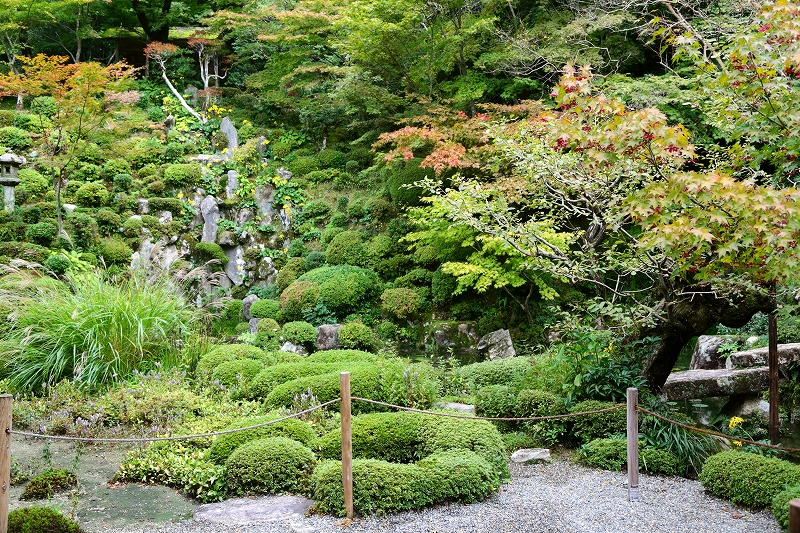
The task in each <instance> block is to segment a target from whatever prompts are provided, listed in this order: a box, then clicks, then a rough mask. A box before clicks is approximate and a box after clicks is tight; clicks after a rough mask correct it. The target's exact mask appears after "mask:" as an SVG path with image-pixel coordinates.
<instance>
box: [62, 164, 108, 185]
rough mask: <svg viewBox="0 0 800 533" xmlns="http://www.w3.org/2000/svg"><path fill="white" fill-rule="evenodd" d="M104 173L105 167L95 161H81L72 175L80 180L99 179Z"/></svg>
mask: <svg viewBox="0 0 800 533" xmlns="http://www.w3.org/2000/svg"><path fill="white" fill-rule="evenodd" d="M102 174H103V169H102V167H100V166H99V165H95V164H94V163H81V164H80V165H78V167H77V168H75V169H74V170H73V171H72V172H71V174H70V175H71V177H72V178H73V179H76V180H78V181H97V180H99V179H100V177H101V175H102Z"/></svg>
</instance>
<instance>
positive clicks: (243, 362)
mask: <svg viewBox="0 0 800 533" xmlns="http://www.w3.org/2000/svg"><path fill="white" fill-rule="evenodd" d="M263 368H264V361H257V360H255V359H237V360H235V361H225V362H224V363H220V364H219V365H217V367H216V368H215V369H214V372H213V373H212V374H211V378H212V379H214V380H216V381H219V382H220V383H221V384H223V385H227V386H229V387H230V386H233V385H240V386H242V387H244V386H246V385H247V383H248V382H249V381H250V380H252V379H253V378H254V377H255V376H256V375H257V374H258V373H259V372H261V370H262V369H263Z"/></svg>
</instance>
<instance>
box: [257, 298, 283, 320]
mask: <svg viewBox="0 0 800 533" xmlns="http://www.w3.org/2000/svg"><path fill="white" fill-rule="evenodd" d="M279 310H280V303H278V302H277V301H275V300H270V299H263V300H256V301H255V302H253V303H252V304H251V305H250V316H252V317H253V318H272V319H275V318H277V317H278V311H279Z"/></svg>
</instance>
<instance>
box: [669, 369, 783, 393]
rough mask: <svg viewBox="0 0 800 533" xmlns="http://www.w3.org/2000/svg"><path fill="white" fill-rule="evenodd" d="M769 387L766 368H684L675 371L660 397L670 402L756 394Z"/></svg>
mask: <svg viewBox="0 0 800 533" xmlns="http://www.w3.org/2000/svg"><path fill="white" fill-rule="evenodd" d="M767 389H769V369H768V368H767V367H764V366H762V367H755V368H745V369H743V370H729V369H720V370H684V371H683V372H673V373H672V374H670V375H669V377H668V378H667V381H666V383H664V387H663V388H662V389H661V397H662V398H664V399H667V400H670V401H675V400H689V399H692V398H708V397H711V396H731V395H734V394H753V393H757V392H759V391H763V390H767Z"/></svg>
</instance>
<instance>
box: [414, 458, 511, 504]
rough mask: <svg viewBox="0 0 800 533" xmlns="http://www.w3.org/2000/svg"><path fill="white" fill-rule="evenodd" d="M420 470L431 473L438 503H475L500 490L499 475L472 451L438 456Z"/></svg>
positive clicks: (430, 476) (431, 482) (422, 462)
mask: <svg viewBox="0 0 800 533" xmlns="http://www.w3.org/2000/svg"><path fill="white" fill-rule="evenodd" d="M417 466H419V467H420V468H422V469H424V470H426V471H427V478H428V481H429V483H430V484H431V485H432V487H433V489H434V493H433V500H434V501H436V502H444V501H456V502H461V503H475V502H479V501H481V500H484V499H485V498H487V497H488V496H489V495H490V494H492V493H494V492H495V491H497V489H498V488H500V478H499V477H498V475H497V472H495V470H494V469H493V468H492V467H491V465H490V464H489V463H488V462H487V461H486V459H484V458H483V457H481V456H480V455H478V454H476V453H475V452H471V451H468V450H450V451H445V452H437V453H434V454H431V455H429V456H428V457H426V458H424V459H422V460H421V461H419V462H418V463H417Z"/></svg>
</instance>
